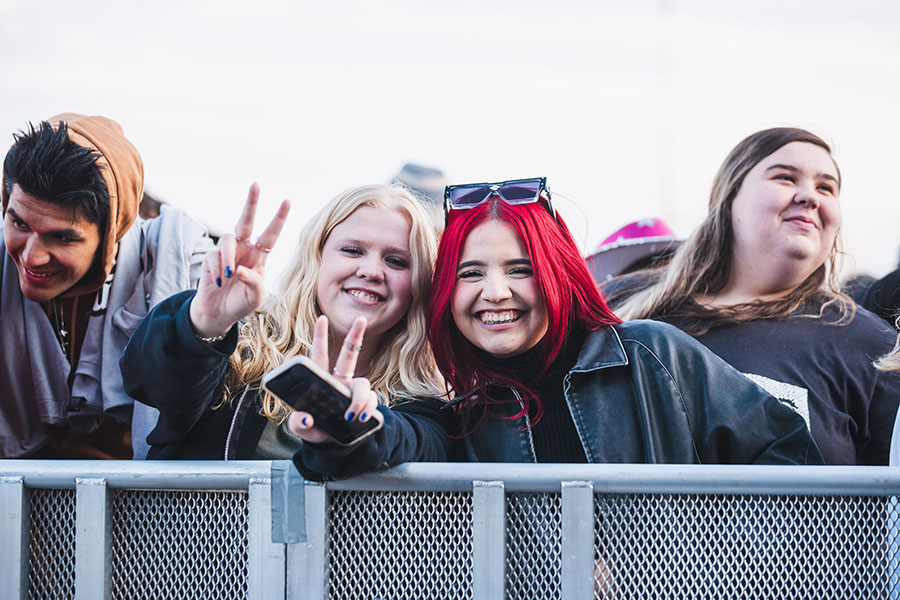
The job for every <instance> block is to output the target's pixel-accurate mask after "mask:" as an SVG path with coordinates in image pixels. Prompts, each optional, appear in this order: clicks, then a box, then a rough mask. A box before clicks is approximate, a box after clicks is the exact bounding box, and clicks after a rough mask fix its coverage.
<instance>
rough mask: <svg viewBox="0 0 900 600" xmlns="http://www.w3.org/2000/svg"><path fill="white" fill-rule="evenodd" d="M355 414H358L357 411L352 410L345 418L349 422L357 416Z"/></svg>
mask: <svg viewBox="0 0 900 600" xmlns="http://www.w3.org/2000/svg"><path fill="white" fill-rule="evenodd" d="M355 416H356V413H355V412H353V411H352V410H351V411H350V412H348V413H347V416H346V417H345V418H346V419H347V422H348V423H349V422H350V421H352V420H353V417H355Z"/></svg>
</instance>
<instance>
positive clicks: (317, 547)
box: [287, 481, 329, 600]
mask: <svg viewBox="0 0 900 600" xmlns="http://www.w3.org/2000/svg"><path fill="white" fill-rule="evenodd" d="M304 508H305V511H306V541H305V542H300V543H297V544H288V546H287V552H288V589H287V597H288V598H290V599H291V600H307V599H309V600H322V598H325V591H326V589H325V588H326V579H325V570H326V569H327V566H328V563H327V553H328V537H327V536H328V520H329V504H328V490H327V489H326V488H325V486H324V485H322V484H320V483H315V482H312V481H307V482H306V484H305V492H304Z"/></svg>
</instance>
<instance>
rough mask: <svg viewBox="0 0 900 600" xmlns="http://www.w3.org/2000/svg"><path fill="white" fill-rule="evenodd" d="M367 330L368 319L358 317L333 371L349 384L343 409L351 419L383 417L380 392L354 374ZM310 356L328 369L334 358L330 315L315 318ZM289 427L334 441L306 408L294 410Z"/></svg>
mask: <svg viewBox="0 0 900 600" xmlns="http://www.w3.org/2000/svg"><path fill="white" fill-rule="evenodd" d="M365 332H366V319H365V317H359V318H357V319H356V320H355V321H353V324H352V325H351V326H350V331H348V332H347V337H346V338H345V339H344V343H343V345H342V346H341V351H340V352H339V353H338V357H337V360H336V361H335V363H334V368H333V369H331V372H332V374H334V376H335V377H336V378H337V379H338V380H339V381H340V382H341V383H343V384H344V385H346V386H347V387H349V388H350V406H349V407H348V408H347V410H346V412H344V418H345V419H346V420H347V421H348V422H349V421H353V420H354V419H357V420H359V421H361V422H365V421H368V420H369V419H375V420H377V421H382V420H383V417H382V416H381V413H380V412H378V395H377V394H376V393H375V392H374V391H372V385H371V383H370V382H369V380H368V379H366V378H365V377H354V376H353V372H354V370H355V369H356V360H357V359H358V358H359V351H360V349H361V348H362V343H363V335H364V334H365ZM310 357H311V358H312V359H313V360H314V361H315V362H316V364H318V365H319V366H320V367H322V368H323V369H325V370H326V371H327V370H328V367H329V364H330V362H331V360H330V358H329V354H328V317H326V316H324V315H322V316H321V317H319V318H318V320H317V321H316V328H315V331H314V333H313V345H312V352H311V353H310ZM288 428H289V429H290V430H291V432H292V433H293V434H294V435H296V436H297V437H299V438H301V439H303V440H306V441H307V442H312V443H314V444H326V443H333V442H334V441H335V440H334V438H332V437H331V436H330V435H328V434H327V433H325V432H324V431H322V430H321V429H319V428H318V427H316V426H315V421H314V419H313V416H312V415H311V414H309V413H308V412H305V411H298V410H295V411H293V412H292V413H291V416H290V417H289V418H288Z"/></svg>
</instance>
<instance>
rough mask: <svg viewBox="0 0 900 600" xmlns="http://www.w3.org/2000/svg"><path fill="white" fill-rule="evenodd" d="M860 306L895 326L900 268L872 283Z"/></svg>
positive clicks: (899, 305)
mask: <svg viewBox="0 0 900 600" xmlns="http://www.w3.org/2000/svg"><path fill="white" fill-rule="evenodd" d="M862 306H863V308H867V309H869V310H870V311H872V312H873V313H875V314H876V315H878V316H879V317H881V318H882V319H886V320H888V321H890V323H891V325H896V322H897V317H898V316H900V268H898V269H895V270H894V271H892V272H891V273H888V274H887V275H885V276H884V277H882V278H881V279H879V280H878V281H876V282H875V283H873V284H872V287H870V288H869V291H868V292H866V295H865V297H864V298H863V301H862Z"/></svg>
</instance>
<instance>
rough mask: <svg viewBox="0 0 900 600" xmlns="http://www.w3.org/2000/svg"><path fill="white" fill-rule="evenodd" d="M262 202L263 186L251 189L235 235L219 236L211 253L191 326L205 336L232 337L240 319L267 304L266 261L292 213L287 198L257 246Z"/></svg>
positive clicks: (261, 235)
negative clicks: (255, 229) (255, 233)
mask: <svg viewBox="0 0 900 600" xmlns="http://www.w3.org/2000/svg"><path fill="white" fill-rule="evenodd" d="M258 203H259V186H258V185H257V184H255V183H254V184H253V185H252V186H250V193H249V194H248V195H247V203H246V204H245V205H244V210H243V212H242V213H241V216H240V218H239V219H238V222H237V225H235V228H234V234H231V233H226V234H225V235H223V236H222V237H221V238H219V243H218V245H217V246H216V250H215V251H213V252H210V253H208V254H207V255H206V258H205V259H204V261H203V272H202V274H201V276H200V284H199V286H198V287H197V295H196V296H194V299H193V300H192V301H191V307H190V314H191V324H192V325H193V326H194V331H195V332H196V333H197V335H199V336H202V337H216V336H220V335H223V334H226V333H228V331H229V330H231V328H232V327H233V326H234V324H235V323H237V322H238V321H239V320H241V319H242V318H244V317H245V316H247V315H248V314H250V313H251V312H252V311H253V310H255V309H256V308H258V307H259V305H260V304H262V301H263V299H264V298H265V293H266V285H265V277H264V275H265V264H266V258H267V257H268V254H269V252H270V251H271V250H272V247H273V246H274V245H275V242H276V241H277V240H278V236H279V235H280V234H281V229H282V227H284V223H285V220H286V219H287V215H288V211H289V210H290V202H289V201H287V200H285V201H283V202H282V203H281V206H280V207H279V208H278V212H277V213H276V214H275V216H274V217H273V218H272V221H271V223H269V225H268V226H267V227H266V229H265V231H263V232H262V234H260V236H259V238H258V239H257V241H256V243H253V242H251V241H250V236H251V235H252V233H253V220H254V217H255V216H256V206H257V204H258Z"/></svg>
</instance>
